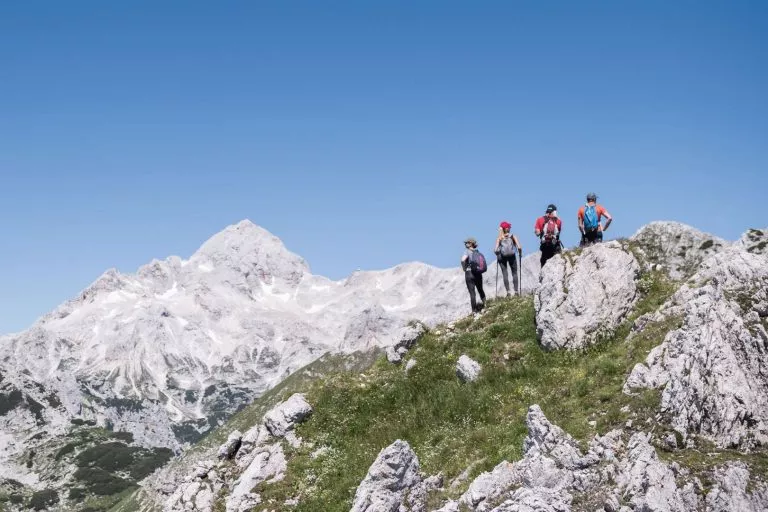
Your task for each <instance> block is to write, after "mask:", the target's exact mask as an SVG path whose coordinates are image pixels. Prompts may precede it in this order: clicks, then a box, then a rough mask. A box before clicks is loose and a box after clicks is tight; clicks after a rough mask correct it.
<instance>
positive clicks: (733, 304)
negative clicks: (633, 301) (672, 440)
mask: <svg viewBox="0 0 768 512" xmlns="http://www.w3.org/2000/svg"><path fill="white" fill-rule="evenodd" d="M672 316H679V317H681V318H682V327H681V328H679V329H677V330H674V331H672V332H670V333H669V334H668V335H667V336H666V338H665V340H664V342H663V343H662V344H661V345H660V346H658V347H656V348H655V349H653V350H652V351H651V353H650V354H649V355H648V357H647V359H646V361H645V364H639V365H637V366H636V367H635V368H634V369H633V371H632V373H631V374H630V376H629V378H628V379H627V382H626V384H625V386H624V390H625V392H626V393H631V392H633V390H634V389H637V388H642V387H648V388H661V389H663V393H662V404H661V406H662V410H663V411H664V412H665V413H667V414H669V415H670V416H671V417H672V425H673V426H674V428H675V429H676V430H677V431H678V432H680V434H682V435H683V437H684V438H685V437H687V435H688V434H689V433H697V434H704V435H707V436H709V437H710V438H712V439H713V440H714V441H715V442H716V443H717V444H718V445H720V446H727V447H742V448H748V447H750V446H753V445H755V444H765V443H767V442H768V380H766V378H765V376H766V375H768V332H766V327H768V258H766V257H765V256H764V255H760V254H755V253H750V252H747V251H746V250H745V249H744V248H743V247H741V246H738V244H737V245H736V246H734V247H731V248H729V249H728V250H726V251H723V252H720V253H718V254H716V255H714V256H712V257H710V258H709V259H708V260H707V261H705V262H704V263H703V264H702V267H701V269H700V270H699V272H698V273H697V274H696V275H695V276H693V278H692V279H691V282H690V284H686V285H684V286H682V287H681V289H680V290H679V291H678V292H677V293H676V294H675V295H674V297H673V298H672V299H671V300H670V301H669V302H668V303H667V304H666V305H665V306H664V307H663V308H662V309H661V310H660V311H659V312H658V313H657V314H656V315H654V316H653V318H652V320H654V321H659V320H662V319H664V318H667V317H672Z"/></svg>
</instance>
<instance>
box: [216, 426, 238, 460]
mask: <svg viewBox="0 0 768 512" xmlns="http://www.w3.org/2000/svg"><path fill="white" fill-rule="evenodd" d="M242 439H243V434H242V433H240V431H239V430H235V431H234V432H232V433H230V434H229V437H227V441H226V442H225V443H224V444H222V445H221V446H220V447H219V451H218V456H219V458H220V459H231V458H232V457H234V456H235V454H236V453H237V450H238V449H240V444H241V442H242Z"/></svg>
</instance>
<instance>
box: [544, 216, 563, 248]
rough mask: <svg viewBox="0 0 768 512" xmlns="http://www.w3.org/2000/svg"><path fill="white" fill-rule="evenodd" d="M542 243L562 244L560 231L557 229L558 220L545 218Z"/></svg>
mask: <svg viewBox="0 0 768 512" xmlns="http://www.w3.org/2000/svg"><path fill="white" fill-rule="evenodd" d="M541 243H543V244H547V245H557V244H558V243H560V230H559V229H558V227H557V219H555V218H553V217H545V218H544V226H543V227H542V228H541Z"/></svg>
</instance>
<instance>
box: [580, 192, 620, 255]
mask: <svg viewBox="0 0 768 512" xmlns="http://www.w3.org/2000/svg"><path fill="white" fill-rule="evenodd" d="M603 217H605V218H606V222H605V225H603V224H602V222H601V221H602V219H603ZM578 220H579V231H581V243H580V244H579V245H580V246H581V247H585V246H587V245H592V244H596V243H599V242H602V241H603V232H604V231H606V230H607V229H608V226H610V225H611V222H613V217H611V214H610V213H608V210H606V209H605V208H604V207H603V206H602V205H599V204H597V195H596V194H595V193H594V192H590V193H589V194H587V204H585V205H584V206H582V207H581V208H579V213H578Z"/></svg>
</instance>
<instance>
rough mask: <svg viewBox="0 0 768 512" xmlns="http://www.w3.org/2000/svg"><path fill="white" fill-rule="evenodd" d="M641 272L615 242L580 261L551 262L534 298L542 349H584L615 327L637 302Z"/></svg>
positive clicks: (598, 247) (589, 252)
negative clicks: (638, 278)
mask: <svg viewBox="0 0 768 512" xmlns="http://www.w3.org/2000/svg"><path fill="white" fill-rule="evenodd" d="M574 258H575V261H572V259H574ZM639 271H640V267H639V265H638V263H637V260H635V258H634V256H632V255H631V254H630V253H628V252H626V251H625V250H624V249H623V248H622V247H621V245H620V244H619V243H618V242H609V243H604V244H598V245H595V246H592V247H588V248H586V249H585V250H584V251H583V252H582V254H581V255H580V256H578V257H574V256H573V255H572V254H570V253H567V254H566V255H564V256H555V257H554V258H552V259H551V260H550V261H549V262H547V265H546V266H545V267H544V271H543V272H542V277H541V284H540V286H539V288H538V290H537V291H536V294H535V298H534V300H535V307H536V331H537V335H538V337H539V341H540V343H541V344H542V346H544V347H545V348H547V349H551V350H554V349H562V348H565V349H576V348H582V347H585V346H587V345H589V344H591V343H592V342H594V341H595V339H596V338H597V336H599V335H600V334H603V333H609V332H611V331H612V330H613V329H615V328H616V327H618V325H619V324H620V323H621V321H622V320H624V318H625V317H626V316H627V314H628V313H629V312H630V311H631V310H632V307H633V306H634V304H635V302H636V300H637V296H638V292H637V286H636V284H635V280H636V278H637V275H638V273H639Z"/></svg>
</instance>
